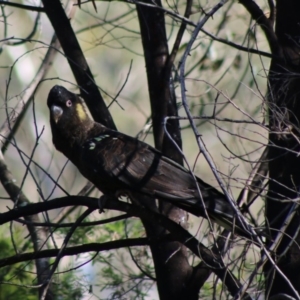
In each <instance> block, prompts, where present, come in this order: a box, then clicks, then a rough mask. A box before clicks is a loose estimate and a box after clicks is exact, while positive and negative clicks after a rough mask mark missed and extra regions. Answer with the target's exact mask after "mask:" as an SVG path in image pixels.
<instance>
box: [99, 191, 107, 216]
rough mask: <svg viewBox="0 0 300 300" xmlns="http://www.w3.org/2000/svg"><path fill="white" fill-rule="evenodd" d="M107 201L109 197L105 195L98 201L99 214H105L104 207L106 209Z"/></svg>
mask: <svg viewBox="0 0 300 300" xmlns="http://www.w3.org/2000/svg"><path fill="white" fill-rule="evenodd" d="M106 201H107V197H106V196H105V195H102V196H101V197H100V198H99V199H98V207H99V214H101V213H104V207H105V203H106Z"/></svg>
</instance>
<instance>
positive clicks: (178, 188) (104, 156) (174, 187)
mask: <svg viewBox="0 0 300 300" xmlns="http://www.w3.org/2000/svg"><path fill="white" fill-rule="evenodd" d="M83 153H84V156H83V160H84V161H85V162H88V164H89V166H90V168H91V169H92V170H93V172H94V173H97V174H99V179H101V178H103V179H104V180H105V178H104V177H107V178H112V179H114V182H115V183H116V182H118V183H119V187H120V188H121V187H123V188H129V189H131V190H137V191H140V192H143V193H146V194H148V195H153V196H156V197H158V198H160V199H164V200H168V201H172V202H174V204H177V205H180V206H181V207H183V208H185V209H186V208H188V207H192V210H191V209H187V210H189V211H190V212H192V213H194V214H196V215H202V214H203V205H202V203H203V202H202V201H201V198H200V195H199V191H198V187H199V190H200V192H201V194H202V196H203V200H204V203H205V206H206V208H207V209H208V210H211V211H214V212H219V213H221V214H223V215H227V216H231V217H232V215H233V212H232V208H231V207H230V205H229V203H228V202H227V201H226V198H225V197H224V195H223V194H222V193H220V192H219V191H218V190H216V189H215V188H213V187H211V186H210V185H208V184H206V183H205V182H203V181H202V180H200V179H199V178H197V177H193V176H192V175H191V173H190V172H189V171H188V170H186V169H185V168H183V167H182V166H180V165H179V164H177V163H175V162H174V161H172V160H170V159H168V158H166V157H164V156H163V155H162V154H161V153H160V152H159V151H157V150H156V149H154V148H152V147H150V146H149V145H147V144H145V143H143V142H141V141H138V140H137V139H134V138H132V137H130V136H127V135H125V134H121V133H119V132H115V131H112V130H107V131H104V132H102V133H101V134H100V135H96V136H94V137H93V138H91V139H89V140H88V141H87V142H86V143H85V145H84V152H83ZM116 179H117V180H116ZM196 182H197V184H198V187H197V184H196ZM96 185H97V184H96ZM197 209H198V211H197ZM199 209H200V210H201V213H199Z"/></svg>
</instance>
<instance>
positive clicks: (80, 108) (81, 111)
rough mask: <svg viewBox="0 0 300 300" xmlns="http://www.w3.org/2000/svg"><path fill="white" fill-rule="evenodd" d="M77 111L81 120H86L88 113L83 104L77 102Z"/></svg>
mask: <svg viewBox="0 0 300 300" xmlns="http://www.w3.org/2000/svg"><path fill="white" fill-rule="evenodd" d="M76 112H77V115H78V117H79V119H80V120H81V121H84V120H85V119H86V118H87V114H86V112H85V110H84V108H83V106H82V104H79V103H77V104H76Z"/></svg>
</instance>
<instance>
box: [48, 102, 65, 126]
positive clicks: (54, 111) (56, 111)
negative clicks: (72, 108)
mask: <svg viewBox="0 0 300 300" xmlns="http://www.w3.org/2000/svg"><path fill="white" fill-rule="evenodd" d="M50 111H51V117H52V119H53V120H54V122H55V123H57V122H58V121H59V119H60V117H61V116H62V114H63V110H62V108H61V107H59V106H56V105H52V106H51V107H50Z"/></svg>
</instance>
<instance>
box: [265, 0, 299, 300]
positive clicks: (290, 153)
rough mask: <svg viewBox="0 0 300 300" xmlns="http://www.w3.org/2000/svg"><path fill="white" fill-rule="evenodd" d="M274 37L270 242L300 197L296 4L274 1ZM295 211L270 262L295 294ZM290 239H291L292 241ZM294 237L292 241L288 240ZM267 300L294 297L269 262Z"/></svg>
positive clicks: (268, 203) (290, 0)
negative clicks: (277, 45) (275, 11)
mask: <svg viewBox="0 0 300 300" xmlns="http://www.w3.org/2000/svg"><path fill="white" fill-rule="evenodd" d="M276 10H277V15H276V28H275V33H276V36H277V39H278V44H279V46H280V48H281V55H280V56H278V53H277V54H276V57H274V58H273V59H272V61H271V66H270V71H269V94H268V104H269V114H270V134H269V177H270V182H269V191H268V194H267V199H266V219H267V225H268V226H269V227H270V233H271V237H272V240H273V241H274V240H275V238H276V236H277V235H278V234H280V229H281V227H282V226H283V224H284V222H285V219H286V217H287V215H288V214H289V212H290V211H291V210H294V209H297V207H295V206H293V205H294V202H293V200H296V199H297V198H298V197H299V190H300V189H299V188H300V172H299V168H300V156H299V155H298V153H299V151H300V143H299V137H300V130H299V115H300V76H299V74H300V65H299V62H300V55H299V54H300V46H299V45H300V44H299V37H300V27H299V24H300V14H299V11H300V2H299V1H298V0H277V9H276ZM299 212H300V211H299V209H297V212H296V214H295V216H294V217H293V220H292V221H291V223H290V225H289V226H288V227H287V229H286V234H287V235H285V237H284V238H283V239H282V241H281V243H280V245H279V247H278V248H277V249H276V252H275V255H274V258H275V261H276V263H277V265H278V267H279V268H280V270H281V271H282V272H283V273H284V274H285V276H287V278H288V279H289V281H290V283H291V284H292V285H293V286H294V288H295V289H296V290H297V291H298V292H300V276H299V267H300V250H299V246H298V244H299V242H300V235H299V234H298V230H299V223H300V218H299ZM294 237H295V238H294ZM293 239H294V240H293ZM264 272H265V276H266V280H267V281H266V298H267V299H268V298H269V297H271V296H273V295H276V294H279V293H284V294H288V295H290V296H293V297H294V296H295V293H294V292H293V291H292V288H291V286H290V285H289V284H288V282H287V281H286V280H285V279H283V277H282V275H280V274H279V273H278V272H277V271H275V269H274V267H273V266H272V265H271V264H266V266H265V268H264Z"/></svg>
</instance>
